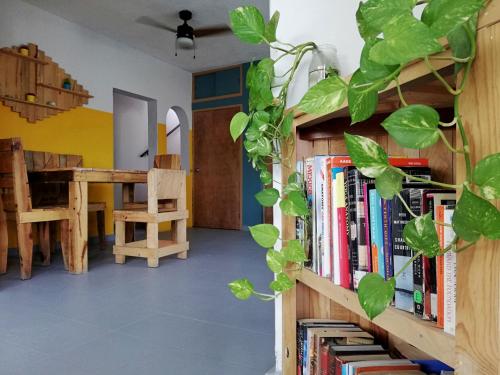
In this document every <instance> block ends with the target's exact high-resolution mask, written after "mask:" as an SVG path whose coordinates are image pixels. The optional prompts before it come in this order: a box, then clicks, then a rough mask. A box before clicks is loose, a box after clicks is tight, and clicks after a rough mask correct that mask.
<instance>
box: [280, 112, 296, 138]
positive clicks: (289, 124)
mask: <svg viewBox="0 0 500 375" xmlns="http://www.w3.org/2000/svg"><path fill="white" fill-rule="evenodd" d="M292 128H293V112H292V111H290V112H288V113H287V114H286V115H285V117H283V122H282V123H281V134H282V135H283V137H285V138H288V137H289V136H290V134H292Z"/></svg>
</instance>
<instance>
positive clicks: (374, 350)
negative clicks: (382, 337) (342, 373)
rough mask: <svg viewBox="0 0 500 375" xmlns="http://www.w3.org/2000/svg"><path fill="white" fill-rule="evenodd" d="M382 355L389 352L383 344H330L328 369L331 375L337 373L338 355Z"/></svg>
mask: <svg viewBox="0 0 500 375" xmlns="http://www.w3.org/2000/svg"><path fill="white" fill-rule="evenodd" d="M372 354H376V355H382V354H387V350H385V349H384V348H383V347H382V345H377V344H373V345H330V346H329V348H328V369H329V371H330V372H329V375H330V374H335V375H337V374H338V372H335V369H336V361H335V360H336V357H338V356H345V355H372Z"/></svg>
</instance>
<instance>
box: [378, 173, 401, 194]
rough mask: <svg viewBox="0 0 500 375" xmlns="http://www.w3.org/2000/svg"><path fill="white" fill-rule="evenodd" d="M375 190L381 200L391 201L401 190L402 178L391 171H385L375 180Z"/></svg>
mask: <svg viewBox="0 0 500 375" xmlns="http://www.w3.org/2000/svg"><path fill="white" fill-rule="evenodd" d="M375 188H376V189H377V192H378V193H379V194H380V196H381V197H382V198H384V199H392V198H394V196H395V195H396V194H398V193H399V192H400V191H401V190H402V189H403V176H401V175H400V174H399V173H397V172H395V171H394V170H392V169H386V170H385V171H384V173H382V174H381V175H379V176H378V177H377V178H376V179H375Z"/></svg>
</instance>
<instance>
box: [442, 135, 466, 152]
mask: <svg viewBox="0 0 500 375" xmlns="http://www.w3.org/2000/svg"><path fill="white" fill-rule="evenodd" d="M438 132H439V136H440V137H441V139H442V141H443V143H444V144H445V145H446V147H448V150H450V151H451V152H454V153H455V154H463V153H465V151H464V150H457V149H456V148H454V147H453V146H452V145H451V144H450V142H448V139H446V136H445V135H444V133H443V132H442V131H441V130H438Z"/></svg>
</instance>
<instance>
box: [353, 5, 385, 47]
mask: <svg viewBox="0 0 500 375" xmlns="http://www.w3.org/2000/svg"><path fill="white" fill-rule="evenodd" d="M362 7H363V3H362V2H360V3H359V6H358V10H357V11H356V23H357V24H358V31H359V35H361V38H363V39H364V40H369V39H372V38H375V37H376V36H377V35H378V34H380V30H378V29H376V28H375V27H373V26H371V25H370V24H369V23H368V22H367V21H366V20H365V18H364V17H363V14H362V13H361V10H362Z"/></svg>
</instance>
